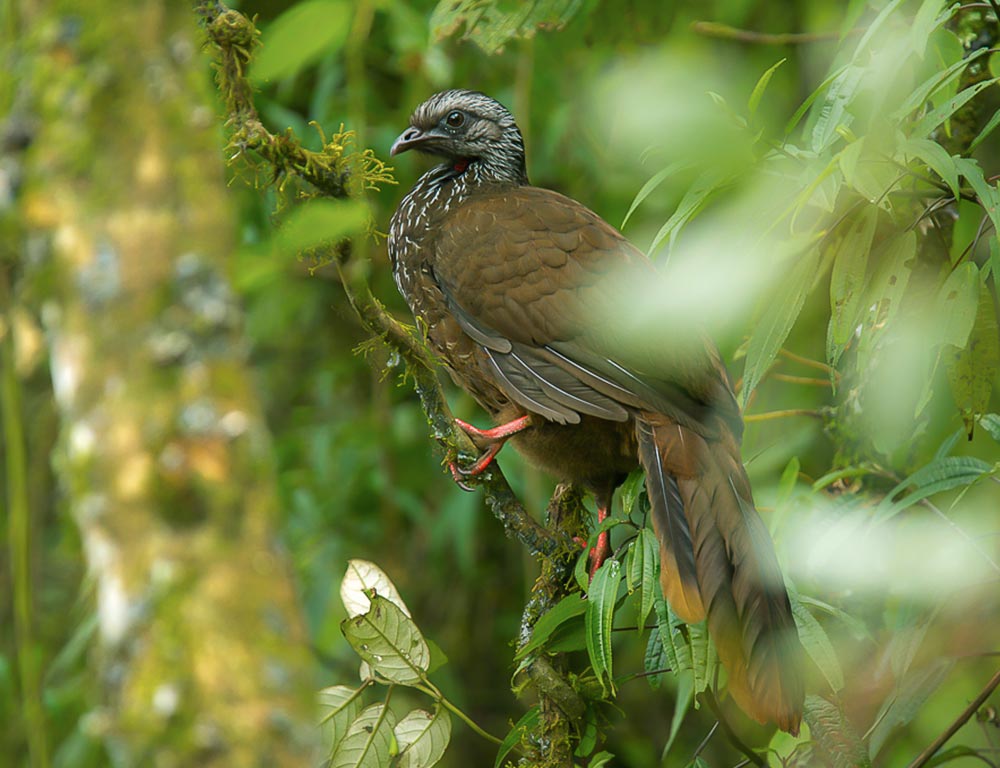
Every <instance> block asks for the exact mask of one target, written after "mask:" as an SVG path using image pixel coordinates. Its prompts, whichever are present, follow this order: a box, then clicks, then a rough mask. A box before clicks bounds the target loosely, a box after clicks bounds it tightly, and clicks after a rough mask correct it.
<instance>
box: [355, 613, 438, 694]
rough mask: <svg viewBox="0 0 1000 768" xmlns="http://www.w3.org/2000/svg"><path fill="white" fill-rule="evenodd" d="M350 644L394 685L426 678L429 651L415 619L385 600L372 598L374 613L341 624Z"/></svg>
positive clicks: (412, 682) (411, 682) (406, 683)
mask: <svg viewBox="0 0 1000 768" xmlns="http://www.w3.org/2000/svg"><path fill="white" fill-rule="evenodd" d="M340 629H341V631H342V632H343V633H344V636H345V637H346V638H347V642H349V643H350V644H351V647H352V648H354V650H355V651H356V652H357V654H358V655H359V656H360V657H361V658H362V659H364V661H365V662H367V663H368V664H369V665H371V667H372V669H374V670H375V671H376V672H377V673H378V674H380V675H381V676H382V677H384V678H385V679H386V680H391V681H392V682H394V683H400V684H402V685H413V684H414V683H418V682H420V681H421V680H423V679H424V677H425V675H426V673H427V669H428V667H429V666H430V649H429V648H428V647H427V643H426V642H424V638H423V635H421V634H420V630H419V629H417V625H416V624H414V623H413V620H412V619H411V618H410V617H409V616H407V615H406V614H405V613H403V611H402V609H401V608H400V607H399V606H398V605H396V604H395V603H391V602H389V601H388V600H387V599H386V598H384V597H381V596H380V595H376V596H375V597H373V598H372V606H371V610H369V611H368V613H364V614H362V615H360V616H355V617H354V618H352V619H345V620H344V621H343V622H342V623H341V625H340Z"/></svg>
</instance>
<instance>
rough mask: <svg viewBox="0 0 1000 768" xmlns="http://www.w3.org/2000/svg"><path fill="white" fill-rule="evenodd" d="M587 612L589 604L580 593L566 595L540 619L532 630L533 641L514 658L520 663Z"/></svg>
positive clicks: (525, 645) (529, 641)
mask: <svg viewBox="0 0 1000 768" xmlns="http://www.w3.org/2000/svg"><path fill="white" fill-rule="evenodd" d="M586 610H587V603H586V602H585V601H584V599H583V597H582V595H580V593H579V592H573V593H572V594H569V595H566V597H564V598H563V599H562V600H560V601H559V602H558V603H556V604H555V605H554V606H552V607H551V608H549V610H547V611H546V612H545V613H543V614H542V615H541V616H540V617H539V619H538V621H536V622H535V626H534V627H533V628H532V630H531V639H530V640H528V642H527V643H525V644H524V647H522V648H521V649H520V650H519V651H518V652H517V655H516V656H515V657H514V658H515V659H516V660H518V661H520V660H521V659H523V658H525V657H526V656H527V655H528V654H530V653H533V652H535V651H536V650H538V649H539V648H541V647H542V646H543V645H544V644H545V641H546V640H548V639H549V638H550V637H551V636H552V633H553V632H555V631H556V630H557V629H558V628H559V627H561V626H562V625H563V624H565V623H566V622H568V621H570V620H571V619H574V618H576V617H577V616H582V615H583V614H584V612H585V611H586Z"/></svg>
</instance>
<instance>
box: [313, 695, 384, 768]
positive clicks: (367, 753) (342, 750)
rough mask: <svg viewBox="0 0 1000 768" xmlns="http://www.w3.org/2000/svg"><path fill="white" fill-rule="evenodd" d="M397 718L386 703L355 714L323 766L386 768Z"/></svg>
mask: <svg viewBox="0 0 1000 768" xmlns="http://www.w3.org/2000/svg"><path fill="white" fill-rule="evenodd" d="M395 723H396V718H395V716H394V715H393V714H392V712H391V711H390V710H389V709H388V708H387V707H386V706H385V704H372V705H371V706H370V707H366V708H365V709H364V710H362V712H361V714H360V715H358V716H357V717H356V718H355V719H354V722H352V723H351V724H350V726H348V728H347V733H346V734H345V735H344V738H343V739H342V740H341V741H340V744H338V745H337V748H336V749H335V750H334V751H333V754H332V755H331V756H330V760H329V761H328V762H327V763H326V765H327V766H328V768H389V766H390V765H391V763H392V756H393V741H394V738H393V732H392V729H393V726H394V725H395Z"/></svg>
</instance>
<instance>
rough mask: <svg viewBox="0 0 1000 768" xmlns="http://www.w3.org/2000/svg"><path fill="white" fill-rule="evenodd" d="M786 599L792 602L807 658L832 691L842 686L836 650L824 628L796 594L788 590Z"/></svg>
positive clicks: (793, 612)
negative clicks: (821, 674)
mask: <svg viewBox="0 0 1000 768" xmlns="http://www.w3.org/2000/svg"><path fill="white" fill-rule="evenodd" d="M788 599H789V601H790V602H791V604H792V616H793V617H794V618H795V626H796V628H797V629H798V631H799V640H800V641H801V642H802V647H803V648H805V649H806V653H808V654H809V658H811V659H812V660H813V662H814V663H815V664H816V666H817V667H818V668H819V671H820V672H822V673H823V677H825V678H826V681H827V682H828V683H829V684H830V687H831V688H832V689H833V690H834V692H836V691H839V690H840V689H841V688H843V687H844V670H843V669H842V668H841V666H840V660H839V659H838V658H837V652H836V651H835V650H834V648H833V643H831V642H830V638H829V637H828V636H827V634H826V630H824V629H823V627H822V625H821V624H820V623H819V622H818V621H816V618H815V617H814V616H813V615H812V614H811V613H810V612H809V610H808V609H807V608H806V607H805V606H804V605H802V603H801V602H799V599H798V595H795V594H794V593H792V592H789V595H788Z"/></svg>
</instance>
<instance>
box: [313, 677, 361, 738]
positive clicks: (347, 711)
mask: <svg viewBox="0 0 1000 768" xmlns="http://www.w3.org/2000/svg"><path fill="white" fill-rule="evenodd" d="M362 690H363V687H362V688H351V687H349V686H346V685H334V686H331V687H329V688H324V689H323V690H321V691H320V692H319V701H320V706H321V707H322V710H323V712H324V714H323V730H324V731H325V732H326V733H327V734H328V735H329V739H330V752H333V750H335V749H336V748H337V745H338V744H340V741H341V739H343V738H344V736H345V735H346V734H347V729H348V727H349V726H350V724H351V723H352V722H354V720H356V719H357V717H358V715H359V714H361V696H360V694H361V691H362Z"/></svg>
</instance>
